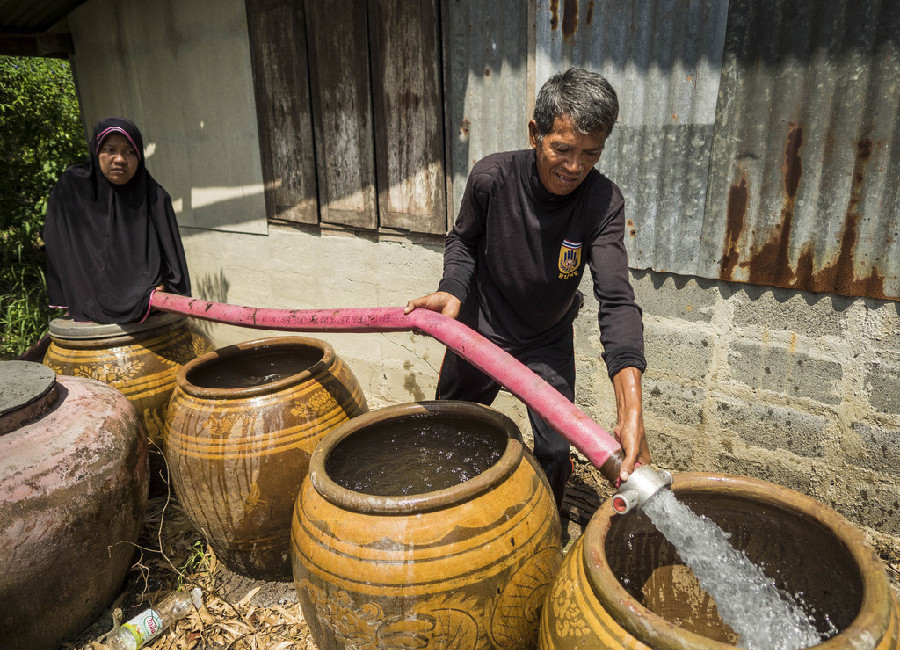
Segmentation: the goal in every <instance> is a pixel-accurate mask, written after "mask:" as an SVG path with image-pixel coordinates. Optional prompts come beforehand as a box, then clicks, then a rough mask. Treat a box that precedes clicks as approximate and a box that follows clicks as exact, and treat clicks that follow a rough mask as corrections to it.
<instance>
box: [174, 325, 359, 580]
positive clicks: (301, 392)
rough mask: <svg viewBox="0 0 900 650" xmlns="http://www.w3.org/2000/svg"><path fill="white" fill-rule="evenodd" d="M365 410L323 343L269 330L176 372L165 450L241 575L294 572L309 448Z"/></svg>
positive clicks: (197, 520) (213, 539)
mask: <svg viewBox="0 0 900 650" xmlns="http://www.w3.org/2000/svg"><path fill="white" fill-rule="evenodd" d="M366 410H367V405H366V398H365V396H364V395H363V393H362V390H361V389H360V386H359V383H358V382H357V380H356V377H355V376H354V375H353V373H352V372H351V370H350V368H349V367H348V366H347V365H346V364H345V363H344V362H343V361H342V360H341V359H340V358H339V357H338V356H337V354H336V353H335V351H334V349H333V348H332V347H331V346H330V345H329V344H327V343H326V342H325V341H321V340H319V339H314V338H306V337H299V336H287V337H272V338H263V339H256V340H253V341H247V342H244V343H240V344H237V345H231V346H226V347H223V348H220V349H218V350H215V351H213V352H210V353H208V354H205V355H203V356H201V357H198V358H197V359H194V360H193V361H191V362H190V363H188V364H186V365H185V366H184V367H183V368H182V369H181V370H180V371H179V373H178V387H177V388H176V389H175V391H174V392H173V393H172V398H171V401H170V403H169V409H168V413H167V418H166V429H165V435H164V451H165V456H166V460H167V462H168V465H169V470H170V473H171V477H172V485H173V487H174V488H175V493H176V494H177V496H178V498H179V500H180V502H181V504H182V506H183V507H184V509H185V512H186V513H187V515H188V517H189V518H190V520H191V521H192V523H193V524H194V526H196V527H197V529H198V530H200V531H202V532H203V533H204V534H205V535H207V536H208V538H209V542H210V545H211V546H212V547H213V549H214V550H215V551H216V555H217V556H218V557H219V559H220V560H222V561H223V562H224V563H225V564H226V565H227V566H228V567H229V568H231V569H232V570H234V571H237V572H238V573H241V574H244V575H247V576H251V577H254V578H260V579H265V580H275V579H281V580H284V579H290V575H291V566H290V560H289V558H288V550H289V546H290V528H291V514H292V511H293V506H294V500H295V499H296V497H297V493H298V492H299V491H300V483H301V481H302V480H303V478H304V476H305V475H306V471H307V467H308V465H309V458H310V455H311V454H312V453H313V450H314V449H315V447H316V444H317V443H318V442H319V440H321V439H322V437H323V436H325V434H327V433H328V432H329V431H330V430H331V429H333V428H334V427H335V426H337V425H339V424H341V423H343V422H345V421H347V420H349V419H350V418H352V417H355V416H357V415H360V414H361V413H364V412H365V411H366Z"/></svg>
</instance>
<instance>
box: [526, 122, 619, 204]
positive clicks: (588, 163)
mask: <svg viewBox="0 0 900 650" xmlns="http://www.w3.org/2000/svg"><path fill="white" fill-rule="evenodd" d="M528 135H529V139H530V140H531V146H532V147H533V148H534V149H535V151H536V152H537V171H538V178H540V179H541V184H542V185H543V186H544V188H545V189H546V190H547V191H549V192H552V193H553V194H559V195H565V194H569V193H570V192H572V191H573V190H574V189H575V188H576V187H578V186H579V185H580V184H581V181H583V180H584V177H585V176H587V173H588V172H589V171H591V169H592V168H593V167H594V165H596V164H597V161H598V160H600V154H601V153H603V147H604V146H605V145H606V136H607V132H606V131H603V132H601V133H589V134H584V133H579V132H578V131H576V130H575V129H574V128H573V127H572V120H571V119H569V118H568V117H565V116H563V117H557V118H556V120H555V121H554V122H553V128H552V129H551V130H550V133H548V134H547V135H545V136H544V139H543V140H542V141H540V142H538V137H537V124H536V123H535V121H534V120H531V121H530V122H529V123H528Z"/></svg>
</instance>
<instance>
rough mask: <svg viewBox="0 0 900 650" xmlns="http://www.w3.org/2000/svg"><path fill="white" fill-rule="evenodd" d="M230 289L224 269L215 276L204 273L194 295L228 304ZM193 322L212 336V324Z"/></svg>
mask: <svg viewBox="0 0 900 650" xmlns="http://www.w3.org/2000/svg"><path fill="white" fill-rule="evenodd" d="M230 287H231V283H230V282H229V281H228V278H226V277H225V274H224V273H223V272H222V269H219V271H218V272H217V273H215V274H213V273H204V274H203V275H201V276H200V277H199V278H198V279H197V280H196V281H195V282H194V285H193V287H192V293H193V295H194V297H195V298H200V299H201V300H209V301H212V302H228V290H229V288H230ZM192 321H193V324H194V325H195V326H196V327H198V328H199V329H200V330H201V331H203V332H204V333H205V334H207V335H209V336H211V335H212V326H213V324H212V323H211V322H209V321H205V320H200V319H199V318H194V319H192Z"/></svg>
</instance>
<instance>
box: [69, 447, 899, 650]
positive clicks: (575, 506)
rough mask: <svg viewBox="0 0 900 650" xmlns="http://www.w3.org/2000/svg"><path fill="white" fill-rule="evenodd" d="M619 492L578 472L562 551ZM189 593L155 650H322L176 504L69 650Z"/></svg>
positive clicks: (282, 591)
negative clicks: (189, 600)
mask: <svg viewBox="0 0 900 650" xmlns="http://www.w3.org/2000/svg"><path fill="white" fill-rule="evenodd" d="M611 494H612V489H611V488H610V487H609V485H608V484H607V483H606V482H605V481H604V480H603V479H602V478H601V477H600V475H599V473H598V472H597V470H596V469H594V468H593V467H591V466H590V465H587V464H584V465H578V466H576V471H575V474H574V476H573V478H572V481H571V483H570V486H569V489H568V491H567V494H566V501H565V504H564V506H565V507H564V513H563V515H564V516H563V525H564V533H563V545H564V547H565V546H566V545H567V544H568V543H569V542H570V541H573V540H575V539H577V538H578V537H579V536H580V535H581V533H582V532H583V531H584V528H585V526H587V524H588V522H589V521H590V519H591V516H592V515H593V513H594V512H595V511H596V510H597V508H598V507H599V505H600V504H601V503H602V502H603V501H604V500H605V499H607V498H608V497H609V496H610V495H611ZM868 537H869V541H870V543H871V544H872V545H873V546H874V547H875V548H876V550H877V551H878V553H879V555H880V556H881V558H882V560H883V563H884V566H885V569H886V570H887V573H888V575H889V577H890V580H891V583H892V587H893V589H894V590H895V593H897V595H898V597H900V544H897V543H896V542H895V541H894V540H892V539H891V538H889V537H887V536H885V535H879V534H877V533H872V532H869V534H868ZM179 587H182V588H193V587H199V588H200V589H201V590H202V593H203V606H202V607H201V608H200V609H199V610H197V611H194V612H193V613H191V614H190V615H189V616H187V617H186V618H185V619H182V620H181V621H179V622H178V623H177V624H176V625H175V626H174V627H173V628H170V629H168V630H167V631H166V632H165V633H164V634H163V635H162V636H160V637H158V638H157V639H156V640H154V641H153V642H152V643H150V644H149V645H147V646H144V647H146V648H150V649H152V650H213V649H215V650H223V649H225V650H316V646H315V644H314V643H313V640H312V638H311V637H310V635H309V629H308V627H307V626H306V624H305V623H304V621H303V616H302V614H301V612H300V606H299V604H298V602H297V593H296V591H295V589H294V585H293V583H291V582H263V581H258V580H253V579H251V578H247V577H244V576H240V575H238V574H236V573H234V572H232V571H229V570H228V569H227V568H226V567H225V566H223V565H222V564H220V563H219V562H217V561H216V557H215V554H214V553H213V552H212V550H211V549H210V548H209V547H208V546H207V544H206V543H205V541H204V539H203V538H202V536H201V535H200V534H199V533H197V532H196V531H195V530H194V528H193V526H192V525H191V523H190V521H189V520H188V519H187V517H186V516H185V514H184V512H183V510H182V509H181V507H180V505H179V504H178V502H177V501H176V500H174V499H172V498H167V497H155V498H152V499H151V500H150V501H149V503H148V507H147V514H146V517H145V521H144V527H143V530H142V533H141V537H140V539H139V541H138V548H137V549H136V552H135V563H134V565H133V567H132V568H131V570H130V571H129V573H128V576H127V578H126V580H125V583H124V585H123V588H122V591H121V593H120V594H119V596H118V597H117V598H116V600H115V602H113V603H112V605H111V606H110V608H109V609H108V610H107V611H106V612H104V614H103V615H102V616H101V617H100V618H99V619H98V620H97V621H96V622H95V623H94V624H93V625H91V626H90V627H89V628H88V629H87V630H85V631H84V632H83V633H82V634H81V635H80V636H79V637H78V638H76V639H73V640H72V642H71V643H67V644H65V645H64V646H63V647H64V648H66V649H67V650H103V649H104V648H105V646H104V645H102V644H101V642H102V640H103V637H104V635H105V634H106V633H107V632H109V631H110V630H111V629H112V628H113V620H114V617H115V618H116V620H119V621H127V620H128V619H129V618H131V617H132V616H134V615H136V614H137V613H139V612H141V611H142V610H144V609H146V608H147V607H149V606H151V605H152V604H155V603H157V602H159V601H160V600H162V599H163V598H165V597H166V596H167V595H169V594H170V593H172V592H173V591H174V590H177V589H178V588H179Z"/></svg>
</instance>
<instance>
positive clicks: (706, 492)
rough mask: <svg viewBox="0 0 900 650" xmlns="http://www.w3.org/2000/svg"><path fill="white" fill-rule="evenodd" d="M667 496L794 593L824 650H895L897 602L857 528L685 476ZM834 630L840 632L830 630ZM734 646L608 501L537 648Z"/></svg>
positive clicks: (776, 490)
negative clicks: (716, 529)
mask: <svg viewBox="0 0 900 650" xmlns="http://www.w3.org/2000/svg"><path fill="white" fill-rule="evenodd" d="M672 489H673V491H674V493H675V495H676V496H677V498H678V499H679V500H680V501H682V502H683V503H685V504H687V505H688V506H689V507H690V508H691V509H692V510H693V511H694V512H695V513H697V514H699V515H703V516H706V517H708V518H709V519H711V520H712V521H713V522H715V523H716V524H718V525H719V526H720V527H721V528H722V529H723V530H724V531H725V532H726V533H729V534H730V535H731V537H730V542H731V543H732V545H733V546H734V547H735V548H736V549H737V550H739V551H744V552H745V553H746V555H747V556H748V557H749V558H750V559H751V560H752V561H753V562H754V563H756V564H757V565H758V566H760V567H761V568H762V569H763V571H764V572H765V573H766V575H767V576H769V577H771V578H773V579H774V580H775V581H776V584H777V585H778V586H779V587H780V588H781V589H783V590H784V591H786V592H787V593H789V594H801V596H802V602H804V603H805V605H804V606H803V608H804V610H805V611H807V612H808V613H810V614H811V615H812V616H813V619H814V621H815V624H816V627H817V628H818V630H819V632H820V633H824V634H825V636H828V634H827V630H829V629H830V627H831V626H832V625H833V626H834V631H836V632H837V634H836V635H834V636H831V638H828V639H827V640H826V641H824V642H823V643H821V644H817V645H814V646H812V647H814V648H819V647H821V648H822V649H823V650H825V649H826V648H827V649H828V650H896V648H898V643H900V642H898V634H900V631H898V617H900V609H898V602H897V600H896V598H895V597H894V596H892V594H891V590H890V586H889V583H888V579H887V576H886V574H885V571H884V569H883V567H882V566H881V564H880V563H879V560H878V557H877V556H876V555H875V553H874V551H873V550H872V549H871V547H869V546H868V544H867V543H866V542H865V539H864V537H863V535H862V534H861V532H860V531H858V530H857V529H856V528H854V527H853V526H852V525H851V524H850V523H849V522H847V520H845V519H844V518H843V517H841V516H840V515H839V514H837V513H836V512H834V511H833V510H831V509H830V508H827V507H826V506H824V505H823V504H821V503H819V502H817V501H815V500H814V499H811V498H809V497H806V496H804V495H802V494H799V493H797V492H794V491H792V490H789V489H787V488H785V487H781V486H779V485H774V484H772V483H767V482H765V481H759V480H756V479H751V478H745V477H738V476H722V475H712V474H681V475H678V476H676V477H675V481H674V483H673V485H672ZM832 633H833V632H832ZM737 641H738V639H737V636H736V635H735V633H734V632H733V631H732V630H731V629H730V628H729V627H727V626H726V625H725V624H724V623H723V622H722V620H721V618H720V617H719V614H718V611H717V609H716V606H715V603H714V601H713V600H712V598H710V597H709V595H707V594H706V592H704V591H702V590H701V588H700V584H699V582H698V581H697V579H696V578H695V577H694V575H693V573H692V572H691V571H690V570H689V569H688V568H687V567H685V566H684V564H683V563H682V562H681V560H680V558H679V557H678V555H677V553H676V551H675V549H674V548H673V546H672V545H671V544H669V542H668V541H666V539H665V538H664V537H663V536H662V534H661V533H659V532H658V531H657V530H656V528H655V527H654V526H653V524H652V523H651V522H650V520H649V519H648V518H647V517H646V516H645V515H644V514H643V513H640V512H638V513H629V514H625V515H617V514H615V513H614V511H613V508H612V505H611V503H610V502H607V503H605V504H604V505H603V506H602V507H601V508H600V509H599V510H598V511H597V512H596V514H595V515H594V517H593V518H592V519H591V522H590V523H589V524H588V527H587V529H586V530H585V533H584V535H582V537H581V538H580V539H579V540H578V541H577V542H576V544H575V545H574V546H573V548H572V550H571V551H570V552H569V554H568V555H567V556H566V559H565V561H564V562H563V565H562V568H561V569H560V572H559V575H558V576H557V577H556V580H555V581H554V583H553V587H552V588H551V590H550V593H549V594H548V597H547V602H546V603H545V605H544V613H543V618H542V620H541V630H540V642H539V647H540V648H541V649H542V650H551V649H553V650H574V649H576V648H577V649H582V648H583V649H587V648H608V649H614V650H621V649H624V648H628V650H649V649H650V648H653V649H654V650H701V649H703V650H731V649H732V648H734V647H735V643H736V642H737Z"/></svg>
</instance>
